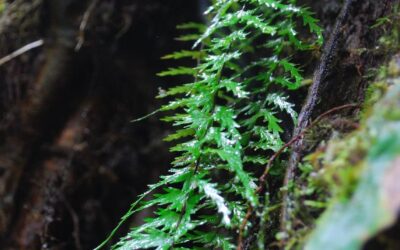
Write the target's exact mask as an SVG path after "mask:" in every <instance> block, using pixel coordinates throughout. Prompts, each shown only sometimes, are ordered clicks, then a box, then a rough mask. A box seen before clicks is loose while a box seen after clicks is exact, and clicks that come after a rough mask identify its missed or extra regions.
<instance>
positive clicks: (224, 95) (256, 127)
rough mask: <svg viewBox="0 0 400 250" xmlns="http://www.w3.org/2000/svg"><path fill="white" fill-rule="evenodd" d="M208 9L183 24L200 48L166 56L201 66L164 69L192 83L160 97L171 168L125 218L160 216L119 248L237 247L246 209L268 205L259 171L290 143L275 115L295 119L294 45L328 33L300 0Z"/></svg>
mask: <svg viewBox="0 0 400 250" xmlns="http://www.w3.org/2000/svg"><path fill="white" fill-rule="evenodd" d="M206 15H207V17H208V18H209V20H210V23H209V25H208V27H205V26H203V25H200V24H195V23H189V24H184V25H181V26H179V27H178V28H180V29H185V30H190V31H192V33H191V34H186V35H183V36H182V37H180V38H178V40H181V41H192V40H194V39H196V42H195V44H194V47H193V50H191V51H186V50H184V51H179V52H175V53H173V54H170V55H167V56H165V57H164V59H181V58H191V59H193V60H196V61H197V63H198V64H197V65H196V66H195V67H193V68H188V67H178V68H171V69H168V70H167V71H164V72H161V73H160V74H159V75H160V76H176V75H190V76H192V77H193V79H194V80H193V82H190V83H185V84H183V85H181V86H178V87H173V88H171V89H169V90H167V91H166V92H164V93H162V94H161V95H160V96H159V97H160V98H166V97H169V98H170V97H174V99H173V100H171V101H170V102H169V103H168V104H166V105H165V106H163V107H162V108H161V110H162V111H171V110H172V111H173V112H175V115H173V116H169V117H165V118H164V119H163V120H165V121H168V122H171V123H172V125H173V126H175V127H177V130H176V132H175V133H174V134H172V135H169V136H168V137H167V138H165V140H166V141H176V145H175V146H174V147H172V148H171V151H172V152H177V154H178V155H177V157H176V158H175V160H174V161H173V163H172V165H173V167H172V169H171V170H170V174H169V175H166V176H164V177H161V181H160V182H159V183H157V184H155V185H151V186H150V187H149V191H148V192H146V193H145V194H143V195H142V196H141V197H139V198H140V199H139V201H137V202H136V203H135V204H133V206H132V208H131V210H130V211H129V213H128V214H127V215H125V216H124V218H123V220H122V222H123V221H125V220H126V219H127V218H128V217H129V216H130V215H132V214H133V213H134V212H137V211H140V210H143V209H147V208H150V207H152V208H153V209H155V212H154V215H155V216H154V217H153V218H148V219H146V221H145V223H144V224H143V225H141V226H139V227H137V228H134V229H132V230H131V232H130V233H129V234H128V235H127V236H126V237H124V238H122V239H121V240H120V242H119V243H117V244H116V245H115V246H114V249H143V248H155V249H171V248H174V249H204V248H209V249H234V248H235V238H236V234H237V232H238V228H239V227H240V224H241V223H242V221H243V219H244V217H245V214H246V210H247V206H248V205H249V204H250V205H251V206H253V207H257V206H259V205H260V203H263V204H265V203H268V202H267V201H266V200H262V199H261V197H258V195H257V194H256V192H255V189H256V181H257V178H256V176H255V174H254V171H257V169H259V168H260V167H262V166H263V165H264V164H266V162H267V156H268V154H270V153H272V152H274V151H277V150H278V149H279V148H280V147H281V146H282V144H283V142H282V139H281V133H282V132H283V129H282V127H281V119H280V118H278V117H282V116H281V114H282V113H286V114H287V115H288V116H289V117H291V118H292V119H293V121H296V118H297V114H296V112H295V111H294V109H293V104H291V103H290V102H289V101H288V98H287V97H286V96H285V92H286V91H287V90H295V89H296V88H298V87H299V86H300V84H301V82H302V76H301V73H300V70H299V68H298V66H297V65H295V64H294V63H292V62H290V58H289V56H290V55H289V54H288V53H289V52H290V51H293V50H292V49H289V48H294V49H297V50H305V49H310V48H312V47H313V46H315V45H320V44H321V43H322V35H321V30H320V28H319V26H318V25H317V20H316V19H315V18H313V17H312V15H311V13H310V11H309V10H308V9H306V8H301V7H296V6H295V5H294V1H293V0H288V1H283V0H282V1H280V0H215V1H213V3H212V5H211V6H210V8H209V9H208V10H207V11H206ZM300 26H305V27H306V28H308V29H309V30H310V32H311V33H313V34H315V36H316V38H317V39H316V41H315V42H314V43H313V44H310V43H307V42H305V41H304V40H303V39H302V38H300V36H299V35H298V34H299V31H297V30H298V29H299V28H300ZM278 114H279V116H278ZM154 192H155V193H156V194H154V195H152V198H151V199H149V201H146V202H142V201H141V200H142V199H143V197H144V196H146V195H150V194H151V193H154ZM263 214H265V213H263ZM263 216H264V217H265V215H263ZM250 227H251V225H250V224H249V225H247V229H248V228H250ZM260 244H261V243H260Z"/></svg>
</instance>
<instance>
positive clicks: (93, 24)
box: [0, 0, 199, 250]
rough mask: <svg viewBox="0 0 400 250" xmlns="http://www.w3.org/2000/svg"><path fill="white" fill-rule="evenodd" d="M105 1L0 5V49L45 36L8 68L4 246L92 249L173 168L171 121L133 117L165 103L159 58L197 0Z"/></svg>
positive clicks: (3, 118)
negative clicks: (159, 97)
mask: <svg viewBox="0 0 400 250" xmlns="http://www.w3.org/2000/svg"><path fill="white" fill-rule="evenodd" d="M95 3H97V4H95V5H94V4H93V1H81V0H67V1H66V0H32V1H22V0H16V1H12V2H10V3H8V4H9V5H8V6H7V8H6V10H5V13H3V14H2V17H1V20H0V41H1V46H0V57H3V56H6V55H8V54H10V53H11V52H12V51H14V50H16V49H18V48H20V47H22V46H24V45H26V44H28V43H30V42H33V41H35V40H38V39H43V40H44V46H43V47H41V48H36V49H34V50H32V51H29V52H27V53H25V54H23V55H21V56H20V57H18V58H15V59H13V60H12V61H10V62H8V63H7V64H4V65H2V66H1V67H0V89H1V96H0V134H1V139H0V237H1V241H0V248H1V249H18V250H22V249H93V248H94V247H95V246H96V245H97V244H99V243H100V242H101V241H102V240H104V239H105V237H106V235H107V234H108V233H109V232H110V231H111V230H112V229H113V227H114V226H115V225H116V223H117V221H118V220H119V218H120V216H122V215H123V212H124V211H127V210H128V208H129V204H130V203H131V202H132V201H133V200H134V199H135V197H136V195H138V194H139V193H140V192H141V191H143V190H144V189H145V187H146V185H147V184H149V183H151V182H152V180H153V179H154V178H156V177H157V176H158V175H159V174H160V173H162V172H163V171H165V169H166V168H167V167H168V162H169V160H170V155H169V153H168V152H167V150H166V148H165V147H163V146H162V145H161V144H160V141H161V138H162V137H163V135H164V133H165V128H164V126H163V125H161V124H160V123H159V122H158V121H157V118H151V119H149V120H147V121H145V122H143V123H141V124H130V123H129V121H130V120H132V119H133V118H135V117H139V116H142V115H144V114H146V113H149V112H150V111H152V110H153V109H156V107H157V106H158V105H159V104H156V103H155V101H154V96H155V95H156V92H157V87H158V86H161V87H165V84H166V83H160V80H159V79H157V78H155V77H154V76H155V74H156V72H158V71H160V70H161V69H163V68H165V65H164V62H161V61H160V60H159V58H160V57H161V56H162V55H163V54H165V53H168V52H171V51H173V50H176V49H178V48H179V47H182V45H181V44H178V43H177V42H176V41H174V40H173V38H174V36H177V33H176V31H175V26H176V25H177V24H179V23H182V22H188V21H196V19H197V18H196V17H197V16H199V15H198V11H197V4H196V3H195V2H190V1H183V0H179V1H174V2H173V3H164V1H161V0H152V1H145V2H143V1H105V0H101V1H97V2H95ZM90 6H94V7H90ZM83 20H84V22H85V25H82V22H83ZM83 26H84V27H83ZM79 42H81V43H82V44H81V45H82V46H81V48H79V47H78V46H77V44H78V43H79ZM171 84H173V83H169V85H168V86H171ZM154 152H158V153H157V155H153V154H154ZM127 226H128V225H126V226H125V227H127ZM124 230H126V228H125V229H123V230H121V233H122V234H123V233H124ZM125 232H126V231H125Z"/></svg>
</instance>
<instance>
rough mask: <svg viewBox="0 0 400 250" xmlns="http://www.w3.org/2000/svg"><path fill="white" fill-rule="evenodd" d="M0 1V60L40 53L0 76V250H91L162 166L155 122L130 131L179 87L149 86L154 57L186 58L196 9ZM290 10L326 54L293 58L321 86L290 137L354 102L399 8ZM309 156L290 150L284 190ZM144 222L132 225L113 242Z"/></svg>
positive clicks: (371, 2) (153, 81) (370, 2)
mask: <svg viewBox="0 0 400 250" xmlns="http://www.w3.org/2000/svg"><path fill="white" fill-rule="evenodd" d="M7 2H8V4H9V7H8V8H6V10H5V12H4V13H2V14H1V17H0V58H2V57H4V56H6V55H8V54H10V53H12V52H13V51H15V50H17V49H19V48H21V47H23V46H25V45H27V44H30V43H32V42H34V41H38V40H43V41H44V44H43V46H41V47H38V48H36V49H33V50H31V51H29V52H27V53H24V54H23V55H21V56H19V57H17V58H15V59H13V60H11V61H9V62H8V63H6V64H4V65H1V66H0V249H5V250H14V249H15V250H30V249H32V250H35V249H56V250H58V249H60V250H61V249H62V250H64V249H65V250H67V249H68V250H69V249H78V250H81V249H82V250H83V249H93V248H94V247H95V246H97V245H98V244H99V243H100V242H101V241H102V240H104V239H105V238H106V236H107V234H108V233H110V232H111V230H112V229H113V228H114V227H115V226H116V224H117V222H118V221H119V218H120V217H121V216H122V215H123V214H124V212H125V211H127V210H128V209H129V205H130V204H131V202H132V201H134V200H135V198H136V196H137V195H138V194H140V193H141V192H143V191H144V190H145V189H146V186H147V185H148V184H150V183H154V182H155V181H156V180H157V179H158V177H159V175H160V174H162V173H165V172H166V170H167V168H168V166H169V162H170V160H171V155H170V154H169V152H168V145H166V144H165V143H163V142H162V138H163V137H164V136H165V135H166V134H168V133H169V132H168V129H169V128H168V127H166V126H165V125H164V124H163V123H161V122H159V121H158V118H159V117H150V118H149V119H147V120H144V121H142V122H140V123H133V124H132V123H130V120H132V119H135V118H138V117H141V116H143V115H146V114H148V113H151V112H152V111H154V110H156V109H157V108H158V107H159V106H160V105H161V103H160V102H158V101H157V100H155V99H154V96H156V95H157V93H158V91H159V88H162V89H164V88H168V87H171V86H173V85H174V84H177V83H179V82H181V81H180V80H181V79H175V80H174V79H172V80H171V79H168V80H169V81H168V82H166V80H164V79H160V78H157V77H156V73H157V72H159V71H161V70H164V69H166V68H168V67H171V65H170V62H165V61H161V60H160V57H161V56H163V55H164V54H166V53H169V52H172V51H176V50H179V49H189V47H186V48H185V45H184V44H181V43H178V42H177V41H176V40H174V37H176V36H178V34H179V32H178V31H176V29H175V26H176V25H177V24H180V23H183V22H190V21H202V19H201V16H200V13H201V10H202V9H203V8H204V4H205V3H206V1H202V0H199V1H187V0H174V1H165V0H146V1H139V0H135V1H132V0H118V1H117V0H91V1H89V0H84V1H82V0H29V1H26V0H14V1H11V0H10V1H7ZM299 2H300V4H302V5H309V6H311V8H312V10H313V11H314V12H315V13H316V15H317V17H318V18H319V19H320V20H321V25H322V26H323V28H324V30H325V35H324V36H325V40H326V41H327V43H326V45H325V46H324V47H323V48H321V50H320V51H317V55H316V56H315V58H314V59H312V60H311V62H310V60H309V59H308V58H307V59H304V58H301V57H300V58H296V60H298V63H301V64H304V65H306V66H305V68H304V71H305V74H306V75H307V74H308V76H309V77H310V78H311V77H312V76H314V81H313V82H314V84H315V83H316V82H319V85H318V86H315V85H312V87H310V90H309V91H308V90H307V89H306V88H304V89H303V91H299V94H298V96H296V97H293V98H292V99H293V100H294V101H295V102H296V104H297V109H298V111H300V110H302V111H301V115H300V117H301V119H300V122H299V124H298V126H297V127H296V128H294V135H296V134H297V133H300V132H301V131H302V129H304V127H306V126H307V124H309V123H310V122H311V121H312V120H313V119H314V118H316V117H318V115H320V114H322V113H323V112H325V111H327V110H329V109H332V108H334V107H337V106H340V105H343V104H348V103H360V102H362V101H363V100H364V94H365V89H366V88H367V83H368V78H366V76H367V75H368V72H369V70H370V69H371V68H373V67H375V66H377V65H379V64H380V63H381V62H382V61H383V60H384V59H385V57H386V55H385V53H384V51H383V52H382V51H379V50H376V49H375V48H376V46H377V41H378V40H379V37H380V36H382V35H383V33H384V30H383V29H372V28H371V27H372V26H373V25H374V24H375V22H376V21H377V19H378V18H380V17H384V16H385V15H388V13H390V12H391V10H392V8H393V6H394V5H395V4H397V3H398V1H397V0H382V1H376V0H352V1H337V0H321V1H310V0H303V1H299ZM346 2H351V3H350V4H349V6H348V9H347V10H345V11H346V13H345V17H343V20H341V21H340V20H339V21H340V22H338V16H340V14H339V13H340V12H341V10H342V9H343V5H344V4H345V3H346ZM338 23H339V24H338ZM335 24H336V27H335ZM335 29H336V31H335ZM330 34H331V37H330ZM332 36H336V37H332ZM330 46H331V47H330ZM302 60H303V61H302ZM307 91H308V92H307ZM322 100H323V101H322ZM307 103H311V105H310V104H307ZM356 112H357V111H354V110H348V111H345V112H343V114H341V115H343V116H346V115H347V116H352V115H354V114H356ZM287 130H288V131H291V130H292V128H287ZM287 137H288V138H289V139H290V137H291V135H287ZM320 139H321V140H323V139H324V138H320ZM314 146H315V145H306V143H305V142H304V141H303V140H299V141H298V142H297V143H296V144H295V145H293V148H292V152H293V153H292V155H291V156H290V159H291V160H290V163H289V167H288V172H287V174H286V182H288V181H290V180H295V179H296V175H297V164H298V162H299V161H300V160H301V158H302V156H304V154H306V153H307V152H309V151H310V150H311V149H312V148H313V147H314ZM267 181H271V180H267ZM274 185H275V186H277V185H276V184H271V186H274ZM277 192H278V191H277ZM283 196H284V205H283V210H282V211H281V215H280V216H277V217H280V218H281V222H282V229H283V231H284V230H285V223H286V220H290V218H289V214H290V209H291V205H290V204H291V202H294V201H293V200H292V199H291V196H290V194H284V195H283ZM144 216H145V214H139V215H138V216H137V217H133V218H132V220H131V221H130V223H127V224H126V225H124V226H123V227H122V228H121V229H120V230H119V231H118V235H117V236H116V237H115V239H118V237H119V236H122V235H124V234H125V233H126V232H127V230H128V228H129V226H130V225H135V224H139V223H141V218H142V217H144ZM395 228H398V226H397V227H395ZM393 230H395V229H393ZM393 230H389V231H390V232H388V235H392V234H393ZM396 232H398V230H397V231H396ZM271 237H273V236H272V235H271ZM254 241H255V236H254V235H252V236H251V237H249V238H248V239H247V240H246V242H245V243H246V244H245V246H246V247H248V249H252V248H251V247H253V246H252V242H254ZM371 244H375V243H374V242H371Z"/></svg>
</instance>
